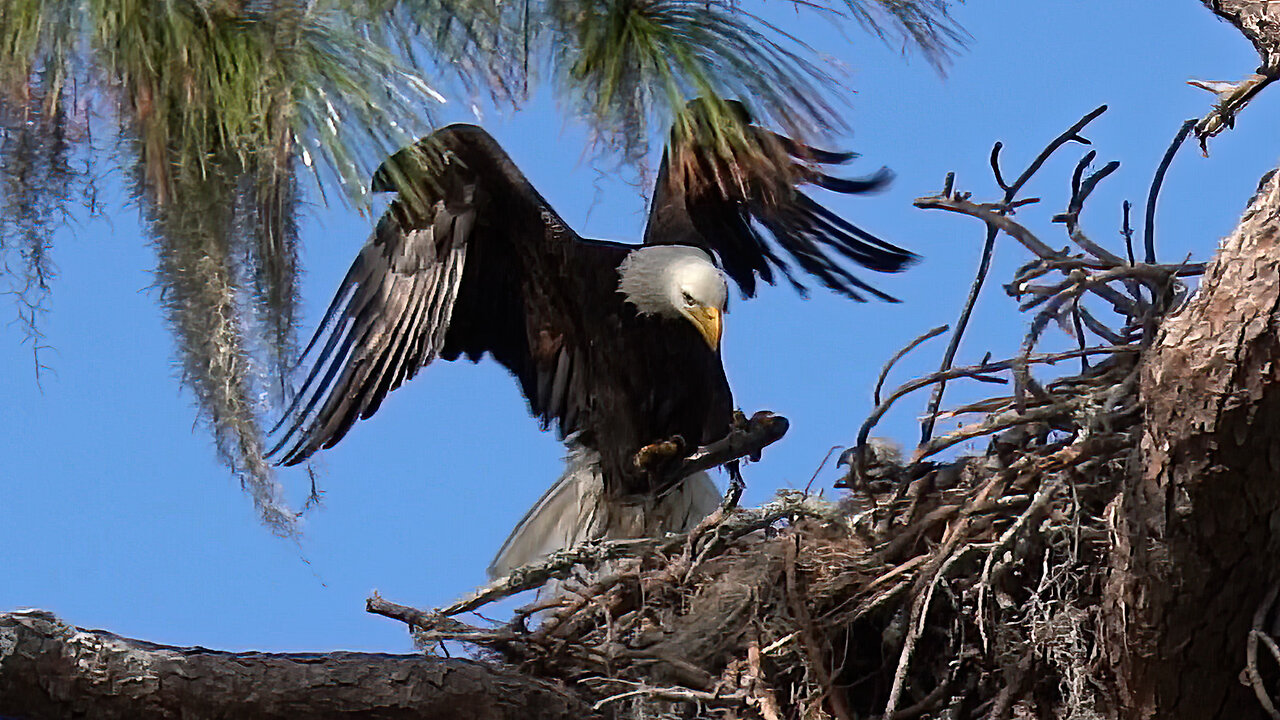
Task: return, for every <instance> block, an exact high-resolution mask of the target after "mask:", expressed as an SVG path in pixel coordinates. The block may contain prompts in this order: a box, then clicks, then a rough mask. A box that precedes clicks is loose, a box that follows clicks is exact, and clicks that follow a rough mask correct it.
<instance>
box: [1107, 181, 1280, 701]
mask: <svg viewBox="0 0 1280 720" xmlns="http://www.w3.org/2000/svg"><path fill="white" fill-rule="evenodd" d="M1277 323H1280V174H1272V175H1271V176H1270V177H1269V178H1266V179H1265V181H1264V183H1263V185H1262V187H1261V188H1260V191H1259V193H1258V195H1256V196H1255V198H1254V200H1253V202H1252V203H1251V205H1250V207H1249V209H1248V210H1247V211H1246V213H1245V215H1244V218H1243V220H1242V221H1241V223H1240V225H1239V226H1238V227H1237V228H1236V230H1235V231H1234V232H1233V233H1232V234H1231V235H1230V236H1229V237H1227V238H1226V239H1225V240H1224V241H1223V243H1222V247H1221V248H1220V250H1219V252H1218V255H1217V257H1216V258H1215V260H1214V262H1213V264H1212V265H1211V267H1210V269H1209V271H1208V273H1207V275H1206V276H1205V278H1204V281H1203V283H1202V286H1201V288H1200V290H1199V292H1197V293H1196V295H1195V296H1194V298H1193V299H1192V300H1191V301H1190V303H1189V304H1188V306H1187V307H1186V308H1185V309H1184V310H1183V311H1182V312H1181V313H1179V314H1177V315H1176V316H1173V317H1171V318H1169V319H1168V320H1167V321H1166V322H1165V323H1164V326H1163V328H1162V330H1161V333H1160V335H1159V337H1158V339H1157V341H1156V346H1155V347H1154V348H1152V351H1151V352H1150V354H1149V355H1148V357H1147V362H1146V365H1145V368H1144V373H1143V387H1142V396H1143V402H1144V407H1145V428H1144V436H1143V441H1142V447H1141V451H1140V452H1141V460H1140V461H1141V463H1142V469H1141V471H1140V472H1138V473H1136V475H1137V482H1135V484H1134V485H1132V486H1131V487H1129V488H1127V489H1126V492H1125V493H1124V494H1123V496H1122V498H1121V500H1120V501H1119V502H1118V504H1117V507H1116V508H1115V511H1116V512H1117V523H1116V525H1117V527H1118V529H1119V537H1118V538H1116V549H1115V563H1114V572H1113V575H1112V579H1111V582H1110V587H1109V592H1108V600H1109V608H1108V611H1109V615H1108V620H1109V625H1110V628H1111V629H1112V637H1111V641H1112V642H1111V653H1112V660H1113V662H1114V663H1115V665H1114V666H1115V667H1116V668H1117V669H1118V672H1117V679H1118V680H1119V686H1120V690H1121V695H1122V700H1123V703H1122V706H1123V707H1125V708H1127V715H1128V716H1129V717H1133V718H1154V717H1160V718H1197V719H1199V718H1244V717H1257V716H1258V715H1259V713H1260V712H1261V708H1260V706H1259V705H1258V699H1257V698H1256V697H1255V696H1254V691H1253V690H1252V689H1250V688H1249V687H1248V686H1246V685H1244V684H1242V683H1241V682H1240V680H1239V677H1240V675H1239V672H1240V671H1241V670H1243V669H1244V667H1245V647H1246V642H1247V640H1248V636H1249V631H1250V625H1251V622H1252V617H1253V615H1254V612H1255V610H1256V609H1257V608H1258V606H1259V604H1260V602H1261V601H1262V599H1263V598H1264V597H1265V596H1266V594H1267V591H1268V589H1269V588H1270V587H1271V586H1272V585H1273V584H1274V583H1275V582H1276V580H1277V577H1278V573H1277V563H1276V557H1277V552H1278V551H1280V533H1278V532H1277V529H1280V376H1278V373H1277V368H1278V367H1280V366H1278V365H1277V363H1280V339H1278V337H1277V333H1276V329H1277Z"/></svg>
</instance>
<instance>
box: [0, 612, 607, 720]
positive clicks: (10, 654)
mask: <svg viewBox="0 0 1280 720" xmlns="http://www.w3.org/2000/svg"><path fill="white" fill-rule="evenodd" d="M459 708H466V717H468V718H477V719H479V720H523V719H525V718H546V719H547V720H561V719H563V720H577V719H578V718H588V717H592V712H591V710H590V708H589V707H588V706H586V705H585V704H583V703H582V702H581V701H580V700H579V699H578V698H577V697H575V696H574V695H573V694H572V693H570V692H568V691H567V690H565V689H563V688H561V687H557V686H556V685H554V684H552V683H548V682H544V681H540V680H535V679H532V678H529V677H527V676H523V675H520V674H518V673H516V672H514V671H511V670H507V669H505V668H502V667H497V666H494V665H488V664H484V663H478V662H473V661H470V660H461V659H447V658H436V657H429V656H424V655H385V654H377V653H353V652H335V653H325V654H311V653H289V654H278V653H254V652H248V653H229V652H218V651H214V650H207V649H205V648H200V647H192V648H181V647H170V646H165V645H155V644H152V643H148V642H143V641H140V640H130V639H128V638H122V637H119V636H117V635H113V634H111V633H108V632H103V631H100V630H82V629H80V628H75V627H71V626H69V625H66V624H65V623H63V622H61V621H60V620H58V619H57V618H56V617H54V616H53V615H51V614H49V613H46V612H43V611H39V610H28V611H23V612H14V613H3V614H0V717H14V718H24V720H42V719H43V718H50V719H54V720H61V719H62V718H70V717H92V718H96V719H97V720H113V719H115V718H120V719H122V720H124V719H127V720H135V719H137V718H147V719H148V720H149V719H151V718H189V719H199V718H253V719H254V720H266V719H270V718H281V719H284V718H290V719H292V718H310V719H318V720H320V719H324V718H338V717H342V718H348V717H356V716H358V717H360V718H396V719H401V718H403V719H406V720H407V719H408V718H414V719H416V720H430V719H436V720H453V719H454V718H457V717H461V715H460V713H459Z"/></svg>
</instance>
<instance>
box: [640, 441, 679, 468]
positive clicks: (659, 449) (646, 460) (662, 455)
mask: <svg viewBox="0 0 1280 720" xmlns="http://www.w3.org/2000/svg"><path fill="white" fill-rule="evenodd" d="M684 447H685V441H684V438H682V437H680V436H679V435H675V436H672V437H671V438H669V439H667V440H662V441H660V442H656V443H649V444H648V445H645V446H644V447H642V448H640V449H639V450H637V451H636V454H635V457H634V458H633V460H634V462H635V465H636V468H637V469H638V470H643V471H645V472H649V471H652V470H656V469H657V467H658V466H660V465H661V464H662V463H664V462H667V461H670V460H672V459H674V458H680V457H684V455H685V452H684Z"/></svg>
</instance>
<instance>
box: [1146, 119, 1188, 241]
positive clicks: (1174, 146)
mask: <svg viewBox="0 0 1280 720" xmlns="http://www.w3.org/2000/svg"><path fill="white" fill-rule="evenodd" d="M1195 125H1196V119H1195V118H1191V119H1189V120H1186V121H1184V122H1183V123H1182V127H1180V128H1178V132H1177V134H1176V135H1174V136H1173V142H1172V143H1170V144H1169V148H1168V149H1167V150H1165V151H1164V157H1163V158H1161V160H1160V165H1159V166H1158V167H1157V168H1156V175H1155V177H1154V178H1152V179H1151V189H1150V190H1149V191H1148V192H1147V211H1146V225H1145V226H1144V227H1143V228H1142V239H1143V247H1144V249H1145V250H1146V257H1145V258H1144V260H1145V261H1146V263H1147V264H1148V265H1154V264H1155V262H1156V198H1158V197H1159V196H1160V186H1161V185H1163V184H1164V175H1165V173H1166V172H1168V170H1169V165H1170V164H1172V163H1173V156H1174V155H1176V154H1177V153H1178V148H1180V147H1182V143H1183V142H1184V141H1186V139H1187V135H1189V134H1190V133H1191V129H1192V128H1193V127H1195Z"/></svg>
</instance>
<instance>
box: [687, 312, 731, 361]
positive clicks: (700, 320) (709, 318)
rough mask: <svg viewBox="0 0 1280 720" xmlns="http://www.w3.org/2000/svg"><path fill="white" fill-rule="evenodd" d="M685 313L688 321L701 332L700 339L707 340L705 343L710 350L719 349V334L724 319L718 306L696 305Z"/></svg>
mask: <svg viewBox="0 0 1280 720" xmlns="http://www.w3.org/2000/svg"><path fill="white" fill-rule="evenodd" d="M687 315H688V316H689V320H690V322H692V323H693V324H694V327H696V328H698V332H699V333H701V334H702V339H704V340H706V341H707V345H709V346H710V347H711V349H712V350H719V349H720V336H721V334H722V333H723V332H724V320H723V315H722V314H721V313H720V308H714V307H704V306H702V305H696V306H694V307H691V308H689V309H688V311H687Z"/></svg>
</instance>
